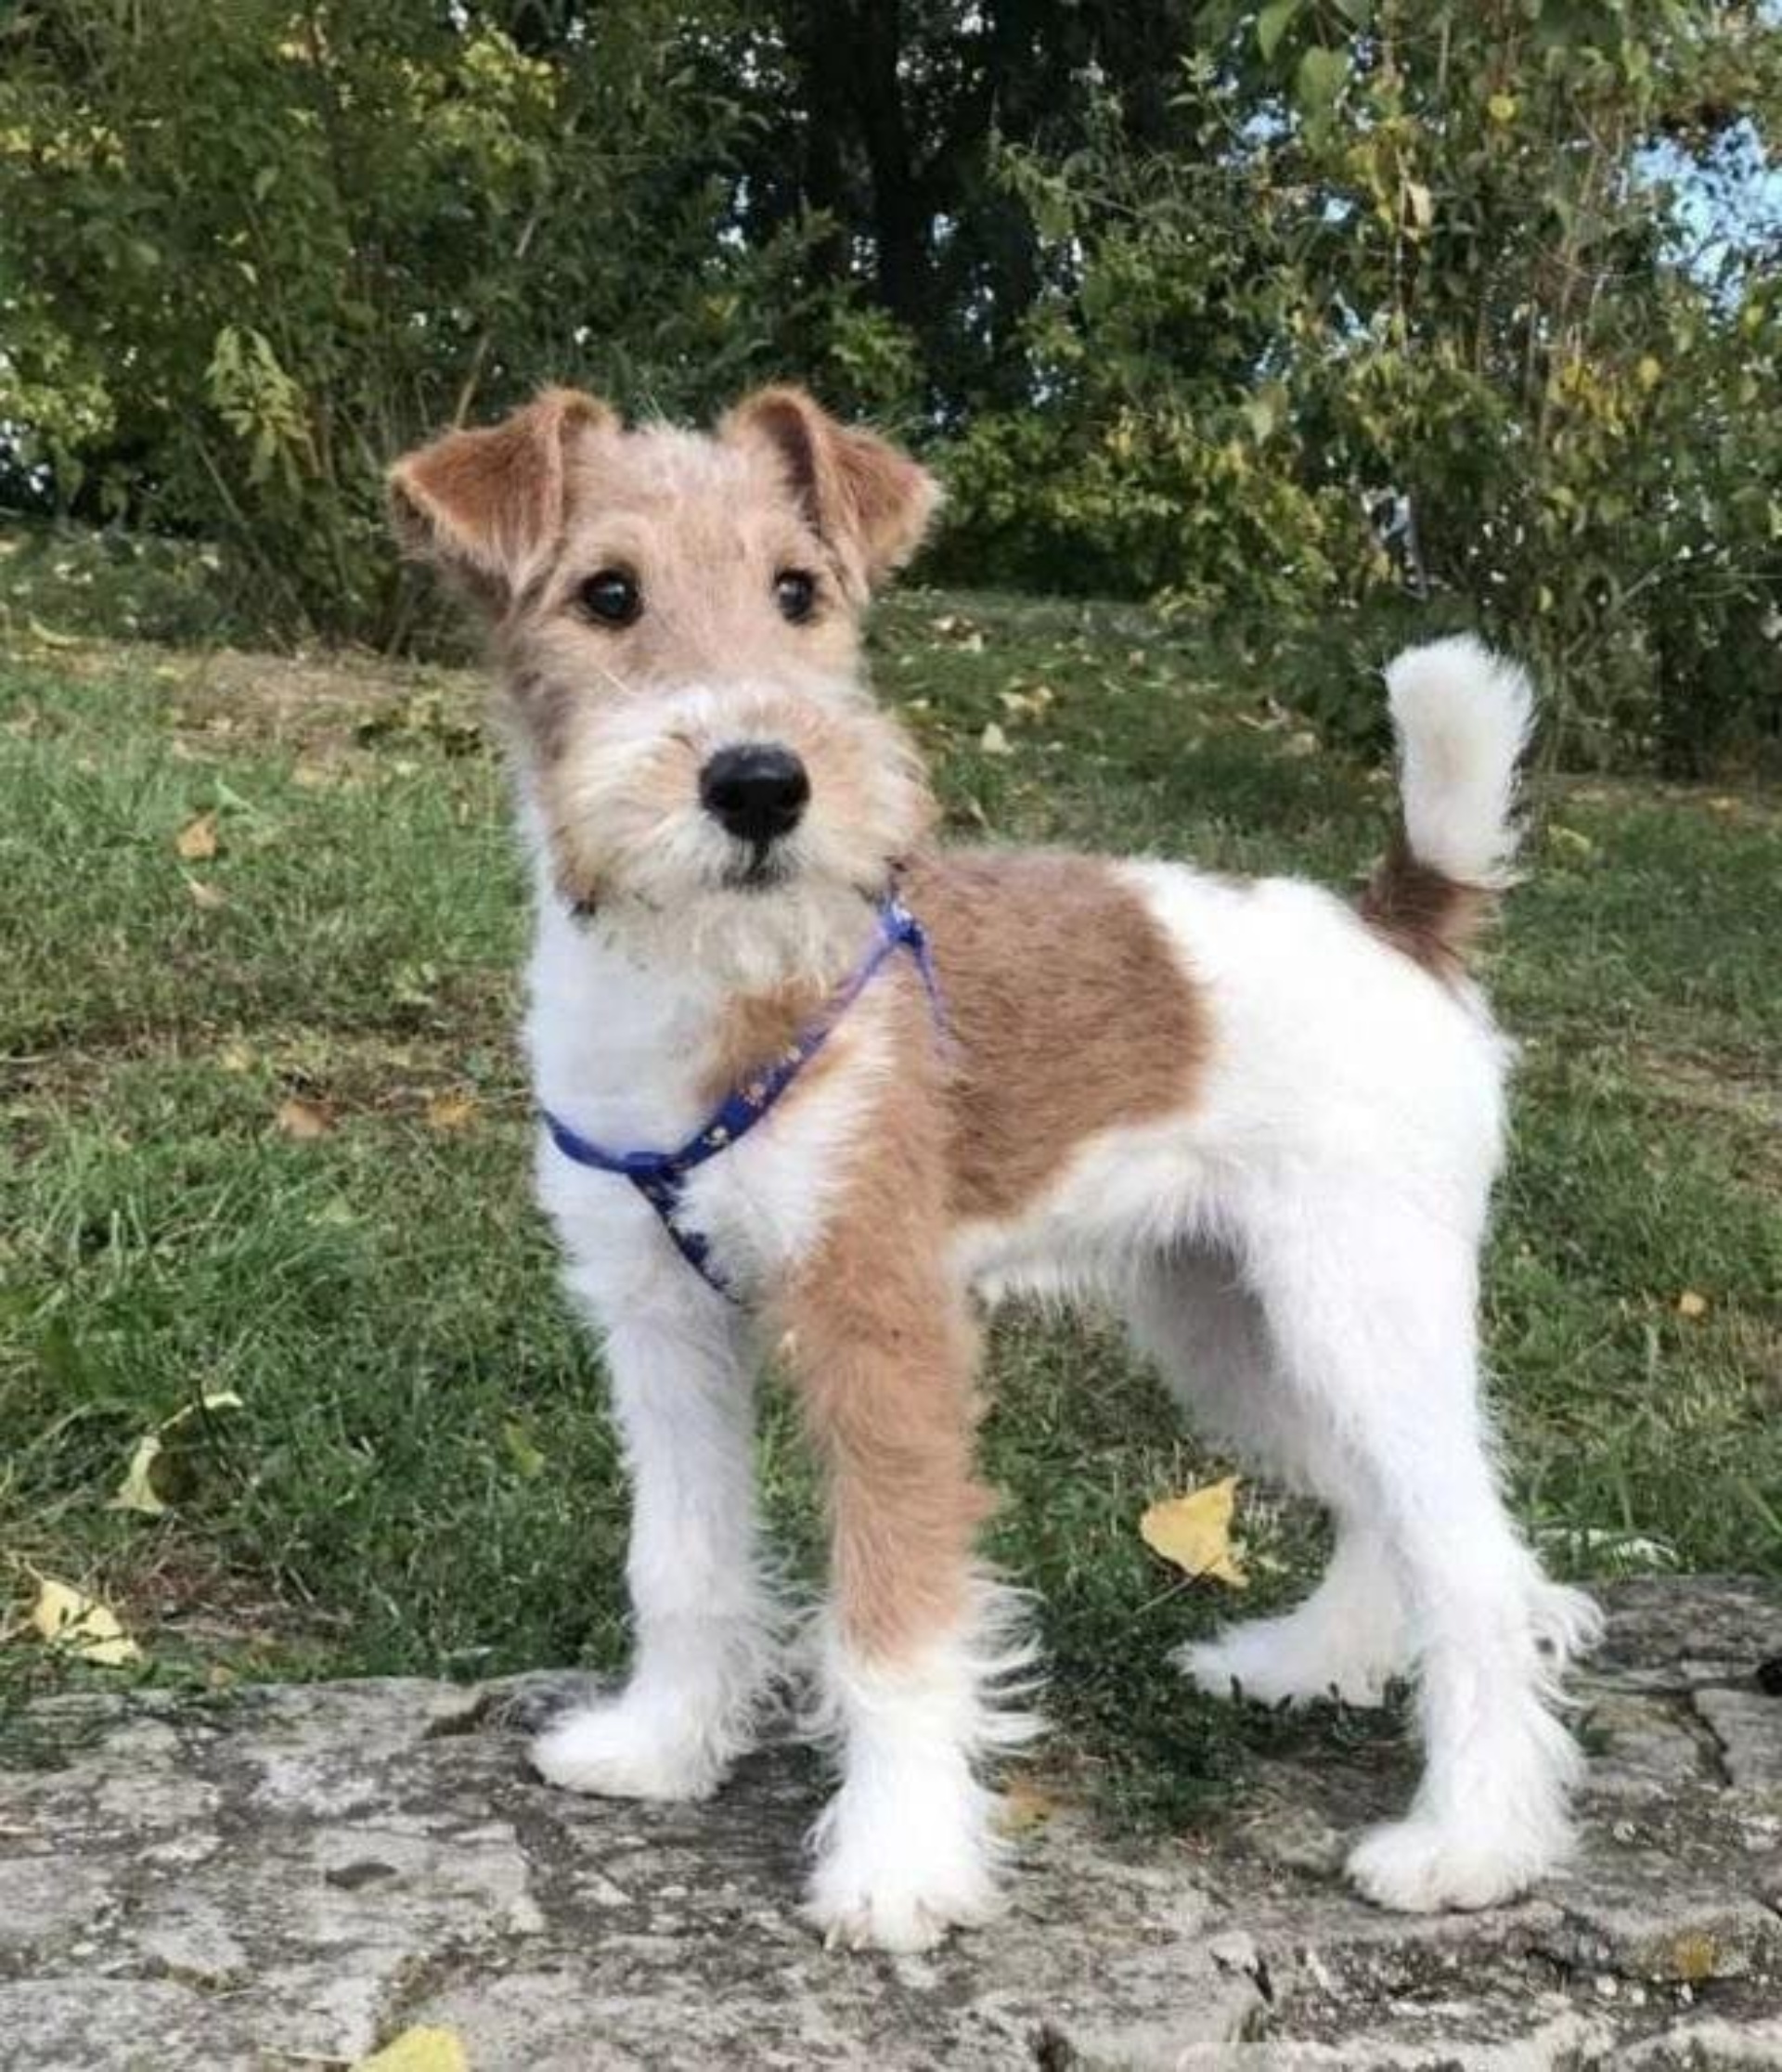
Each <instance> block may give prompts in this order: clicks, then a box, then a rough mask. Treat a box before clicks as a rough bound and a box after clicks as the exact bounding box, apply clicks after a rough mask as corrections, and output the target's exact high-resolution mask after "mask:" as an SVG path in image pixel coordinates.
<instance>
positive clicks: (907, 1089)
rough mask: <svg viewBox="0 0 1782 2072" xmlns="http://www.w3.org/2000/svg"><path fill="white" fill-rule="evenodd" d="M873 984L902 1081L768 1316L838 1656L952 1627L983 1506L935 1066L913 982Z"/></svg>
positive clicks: (882, 1652)
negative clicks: (880, 993)
mask: <svg viewBox="0 0 1782 2072" xmlns="http://www.w3.org/2000/svg"><path fill="white" fill-rule="evenodd" d="M882 983H883V984H884V985H886V986H887V987H890V988H895V991H894V993H893V995H892V997H891V998H890V999H889V1001H888V1003H887V1005H888V1011H889V1012H890V1014H891V1016H892V1019H893V1022H894V1036H895V1041H896V1046H897V1058H898V1061H899V1071H898V1073H897V1075H896V1076H895V1078H894V1079H893V1080H892V1082H891V1083H889V1084H887V1085H886V1086H885V1087H884V1088H883V1089H882V1090H881V1091H880V1092H879V1094H878V1095H877V1097H876V1100H875V1101H874V1103H873V1109H874V1112H873V1113H869V1114H867V1115H865V1116H863V1117H862V1118H861V1121H860V1126H859V1137H858V1139H857V1157H856V1163H855V1165H854V1168H853V1171H852V1173H851V1175H850V1178H849V1180H848V1184H847V1186H846V1190H845V1192H844V1194H843V1197H842V1199H841V1201H840V1202H838V1203H837V1204H836V1207H835V1211H834V1213H833V1216H831V1218H830V1222H829V1226H828V1229H827V1232H826V1234H825V1236H824V1238H823V1240H822V1242H821V1243H820V1245H819V1247H818V1248H817V1251H816V1253H815V1255H813V1256H812V1258H811V1259H810V1260H809V1261H808V1262H807V1264H806V1265H805V1267H804V1268H802V1269H801V1270H800V1271H799V1272H798V1273H797V1274H796V1275H795V1276H794V1279H793V1281H792V1283H791V1285H790V1286H789V1287H788V1288H787V1289H786V1291H785V1292H784V1294H783V1296H782V1298H781V1304H780V1306H779V1320H780V1321H781V1324H782V1325H783V1327H784V1328H785V1331H786V1334H787V1336H786V1357H787V1362H788V1365H789V1367H790V1369H791V1371H792V1376H793V1381H794V1386H795V1388H796V1390H797V1392H798V1395H799V1397H800V1400H801V1403H802V1406H803V1409H804V1413H805V1419H806V1422H807V1427H808V1429H809V1431H810V1433H811V1436H812V1438H813V1441H814V1442H815V1444H816V1447H817V1449H818V1452H819V1454H820V1456H821V1458H822V1460H823V1461H824V1464H825V1466H826V1467H827V1469H828V1481H829V1493H830V1512H831V1534H832V1563H831V1567H832V1581H833V1589H834V1593H835V1604H836V1612H837V1615H838V1617H839V1619H840V1622H841V1627H842V1631H843V1634H844V1636H845V1638H846V1641H848V1643H849V1645H850V1646H851V1647H853V1648H855V1649H857V1650H859V1652H860V1653H862V1654H867V1655H870V1656H874V1657H879V1658H883V1657H886V1656H891V1657H896V1656H897V1655H899V1654H907V1653H908V1652H909V1651H910V1649H911V1648H912V1647H915V1646H917V1645H919V1644H920V1643H921V1641H923V1639H924V1638H925V1637H927V1636H929V1635H931V1634H934V1633H936V1632H937V1631H939V1630H942V1629H944V1628H947V1627H949V1626H950V1625H952V1624H953V1623H954V1622H956V1621H957V1620H958V1618H959V1617H960V1616H961V1615H962V1612H963V1610H964V1606H965V1597H966V1590H967V1587H968V1583H969V1578H970V1570H971V1552H972V1542H973V1538H974V1536H975V1532H976V1529H977V1526H978V1525H979V1524H980V1523H981V1521H982V1520H983V1519H984V1518H985V1517H986V1516H988V1512H989V1511H990V1509H991V1499H990V1497H989V1495H988V1492H987V1491H986V1490H985V1489H984V1488H983V1487H982V1486H980V1485H979V1484H978V1482H977V1480H976V1478H975V1474H974V1473H973V1465H972V1440H973V1431H974V1427H975V1421H976V1410H975V1398H974V1394H973V1385H972V1372H973V1367H974V1364H975V1356H976V1349H977V1348H976V1332H975V1328H974V1326H973V1323H972V1321H971V1318H970V1316H969V1314H968V1312H967V1309H966V1306H965V1302H964V1298H963V1296H962V1293H961V1291H960V1290H959V1289H958V1288H957V1287H956V1286H955V1285H954V1284H953V1281H952V1278H951V1276H950V1274H949V1271H948V1268H947V1259H946V1210H945V1198H946V1192H947V1176H946V1163H947V1150H948V1144H947V1138H948V1124H947V1105H946V1096H945V1091H944V1088H943V1087H942V1084H941V1074H942V1065H941V1062H940V1057H939V1052H938V1050H937V1049H936V1045H935V1041H934V1032H933V1030H932V1028H931V1026H930V1025H929V1018H928V1010H927V1005H926V1003H925V1001H924V1000H923V997H922V996H921V993H920V990H919V988H918V987H917V986H916V985H915V984H914V982H913V978H912V975H911V974H910V973H909V972H900V973H898V974H897V976H895V977H893V976H892V975H890V974H887V975H886V977H885V980H884V981H883V982H882Z"/></svg>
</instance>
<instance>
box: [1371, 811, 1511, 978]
mask: <svg viewBox="0 0 1782 2072" xmlns="http://www.w3.org/2000/svg"><path fill="white" fill-rule="evenodd" d="M1496 908H1497V895H1496V894H1495V893H1493V892H1491V891H1490V890H1489V889H1488V888H1487V887H1485V886H1483V885H1467V884H1463V883H1461V882H1459V880H1457V879H1454V878H1448V877H1444V876H1443V874H1442V873H1441V872H1440V870H1437V869H1434V868H1433V866H1431V865H1429V864H1427V863H1425V862H1423V861H1422V860H1421V859H1420V858H1419V857H1417V856H1413V855H1412V853H1411V847H1410V844H1409V843H1408V842H1407V841H1406V840H1405V838H1404V835H1403V833H1402V832H1400V833H1399V834H1397V835H1395V836H1394V837H1393V840H1392V843H1391V846H1390V847H1389V848H1388V851H1387V853H1386V855H1385V856H1384V857H1383V858H1382V859H1381V861H1380V863H1379V866H1378V868H1377V869H1375V872H1374V875H1373V877H1372V878H1371V879H1369V881H1368V883H1367V889H1366V890H1365V891H1364V892H1363V893H1362V898H1361V915H1362V920H1364V921H1366V923H1367V924H1368V926H1369V927H1370V928H1371V929H1373V930H1374V932H1375V934H1377V935H1380V936H1383V937H1384V938H1385V940H1386V941H1387V942H1388V943H1390V944H1391V945H1392V946H1393V947H1394V948H1395V949H1399V950H1402V951H1403V952H1404V954H1405V956H1407V957H1409V958H1411V959H1414V961H1415V962H1416V963H1419V964H1421V965H1422V966H1423V968H1424V970H1425V971H1427V972H1434V974H1435V975H1436V977H1438V978H1440V979H1447V980H1453V979H1456V978H1458V977H1460V976H1461V974H1462V973H1463V972H1465V971H1466V959H1467V953H1468V951H1469V950H1470V949H1471V948H1472V946H1473V945H1474V943H1475V942H1476V941H1477V940H1478V938H1479V933H1480V932H1481V931H1482V930H1483V928H1484V927H1485V925H1486V923H1487V922H1488V921H1489V920H1491V916H1492V914H1493V913H1494V912H1495V911H1496Z"/></svg>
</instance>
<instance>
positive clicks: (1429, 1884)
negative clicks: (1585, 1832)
mask: <svg viewBox="0 0 1782 2072" xmlns="http://www.w3.org/2000/svg"><path fill="white" fill-rule="evenodd" d="M1566 1842H1567V1832H1566V1830H1565V1828H1564V1827H1563V1825H1561V1826H1559V1827H1558V1828H1557V1829H1556V1831H1555V1832H1554V1833H1552V1834H1545V1835H1539V1836H1537V1835H1532V1834H1525V1835H1523V1836H1522V1837H1520V1839H1519V1840H1516V1839H1512V1840H1510V1841H1508V1842H1506V1841H1504V1839H1503V1838H1502V1837H1500V1838H1498V1839H1496V1840H1492V1839H1489V1838H1488V1837H1486V1836H1485V1835H1484V1834H1479V1833H1477V1832H1471V1831H1466V1832H1460V1833H1456V1832H1455V1831H1454V1830H1453V1828H1451V1827H1447V1826H1444V1825H1442V1824H1441V1823H1440V1822H1438V1821H1431V1820H1425V1819H1421V1818H1418V1817H1416V1816H1413V1817H1412V1818H1411V1819H1410V1820H1404V1821H1392V1822H1390V1823H1388V1825H1386V1826H1383V1827H1375V1828H1370V1829H1369V1831H1368V1832H1367V1833H1366V1834H1364V1835H1362V1839H1361V1840H1360V1841H1359V1842H1358V1843H1357V1844H1356V1845H1355V1847H1354V1848H1353V1849H1352V1850H1351V1851H1350V1852H1349V1865H1348V1869H1349V1882H1350V1883H1351V1884H1352V1885H1354V1887H1355V1889H1356V1890H1357V1891H1358V1892H1359V1893H1360V1894H1361V1895H1362V1898H1364V1899H1371V1900H1372V1901H1373V1902H1374V1904H1375V1906H1376V1907H1388V1908H1390V1909H1391V1910H1392V1911H1394V1912H1395V1913H1441V1912H1445V1911H1448V1910H1449V1909H1451V1908H1453V1909H1458V1910H1462V1911H1474V1910H1476V1909H1478V1908H1480V1907H1499V1906H1504V1905H1505V1904H1506V1903H1507V1902H1508V1901H1510V1900H1512V1899H1515V1898H1519V1897H1520V1896H1521V1895H1522V1894H1523V1893H1524V1892H1526V1891H1527V1890H1528V1888H1529V1886H1530V1885H1532V1884H1534V1882H1535V1881H1536V1880H1537V1879H1538V1878H1540V1877H1542V1876H1543V1875H1544V1873H1547V1872H1548V1871H1550V1870H1552V1869H1553V1868H1554V1866H1555V1864H1556V1863H1557V1862H1558V1861H1559V1860H1560V1859H1561V1858H1562V1857H1563V1856H1564V1854H1565V1849H1566Z"/></svg>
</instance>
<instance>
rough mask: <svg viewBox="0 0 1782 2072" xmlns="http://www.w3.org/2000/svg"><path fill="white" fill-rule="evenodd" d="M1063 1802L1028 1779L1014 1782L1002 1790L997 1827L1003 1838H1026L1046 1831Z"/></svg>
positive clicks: (1014, 1779) (1013, 1780)
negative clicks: (1039, 1830)
mask: <svg viewBox="0 0 1782 2072" xmlns="http://www.w3.org/2000/svg"><path fill="white" fill-rule="evenodd" d="M1061 1803H1062V1801H1061V1800H1060V1799H1058V1798H1057V1797H1056V1796H1055V1795H1054V1794H1052V1793H1051V1792H1049V1791H1047V1790H1046V1789H1045V1788H1044V1786H1043V1785H1040V1784H1036V1783H1035V1782H1033V1780H1032V1779H1031V1778H1028V1777H1014V1778H1011V1779H1010V1780H1009V1782H1008V1783H1007V1784H1005V1785H1004V1786H1003V1788H1002V1797H1001V1803H1000V1804H999V1805H998V1807H997V1809H996V1824H997V1826H998V1827H999V1828H1000V1829H1001V1832H1002V1833H1003V1834H1027V1832H1028V1831H1029V1830H1031V1829H1033V1828H1036V1827H1044V1826H1045V1824H1046V1822H1047V1821H1049V1820H1051V1818H1052V1815H1053V1814H1054V1813H1055V1812H1057V1810H1058V1808H1059V1806H1060V1805H1061Z"/></svg>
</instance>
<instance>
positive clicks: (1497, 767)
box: [1386, 633, 1534, 888]
mask: <svg viewBox="0 0 1782 2072" xmlns="http://www.w3.org/2000/svg"><path fill="white" fill-rule="evenodd" d="M1386 690H1387V701H1388V704H1389V705H1390V707H1391V711H1392V726H1393V730H1394V732H1395V733H1396V734H1397V736H1398V743H1399V789H1400V794H1401V800H1402V804H1403V811H1404V834H1405V842H1406V843H1407V845H1408V847H1409V848H1410V851H1411V854H1412V855H1413V856H1414V857H1415V858H1416V860H1417V861H1418V862H1419V863H1422V864H1426V865H1427V866H1428V868H1429V869H1432V870H1437V871H1440V874H1441V875H1442V876H1443V877H1444V878H1448V879H1452V880H1453V881H1454V882H1455V883H1457V884H1461V885H1477V886H1479V887H1481V888H1496V887H1500V886H1503V885H1505V884H1507V883H1508V882H1510V876H1511V865H1512V864H1513V863H1514V861H1515V859H1516V845H1517V833H1518V830H1517V822H1516V772H1517V763H1518V762H1519V761H1520V760H1521V756H1522V752H1523V750H1524V749H1525V748H1526V747H1527V746H1528V740H1529V730H1530V726H1531V725H1532V722H1533V718H1534V693H1533V690H1532V689H1531V688H1530V683H1529V679H1528V677H1527V676H1525V675H1524V674H1523V672H1522V671H1521V670H1520V669H1519V668H1518V667H1517V665H1516V663H1513V662H1507V661H1505V660H1504V657H1503V656H1501V655H1494V654H1493V653H1492V652H1491V650H1490V649H1489V648H1488V647H1486V645H1485V644H1484V642H1483V641H1481V640H1477V639H1475V638H1474V637H1473V636H1472V635H1471V634H1469V633H1463V634H1456V635H1455V636H1454V637H1453V638H1452V639H1448V640H1434V641H1431V642H1430V643H1429V644H1428V646H1427V647H1423V648H1408V649H1406V650H1405V651H1404V653H1403V654H1401V655H1400V656H1399V657H1398V658H1397V659H1396V660H1395V661H1394V662H1392V663H1388V666H1387V672H1386Z"/></svg>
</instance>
